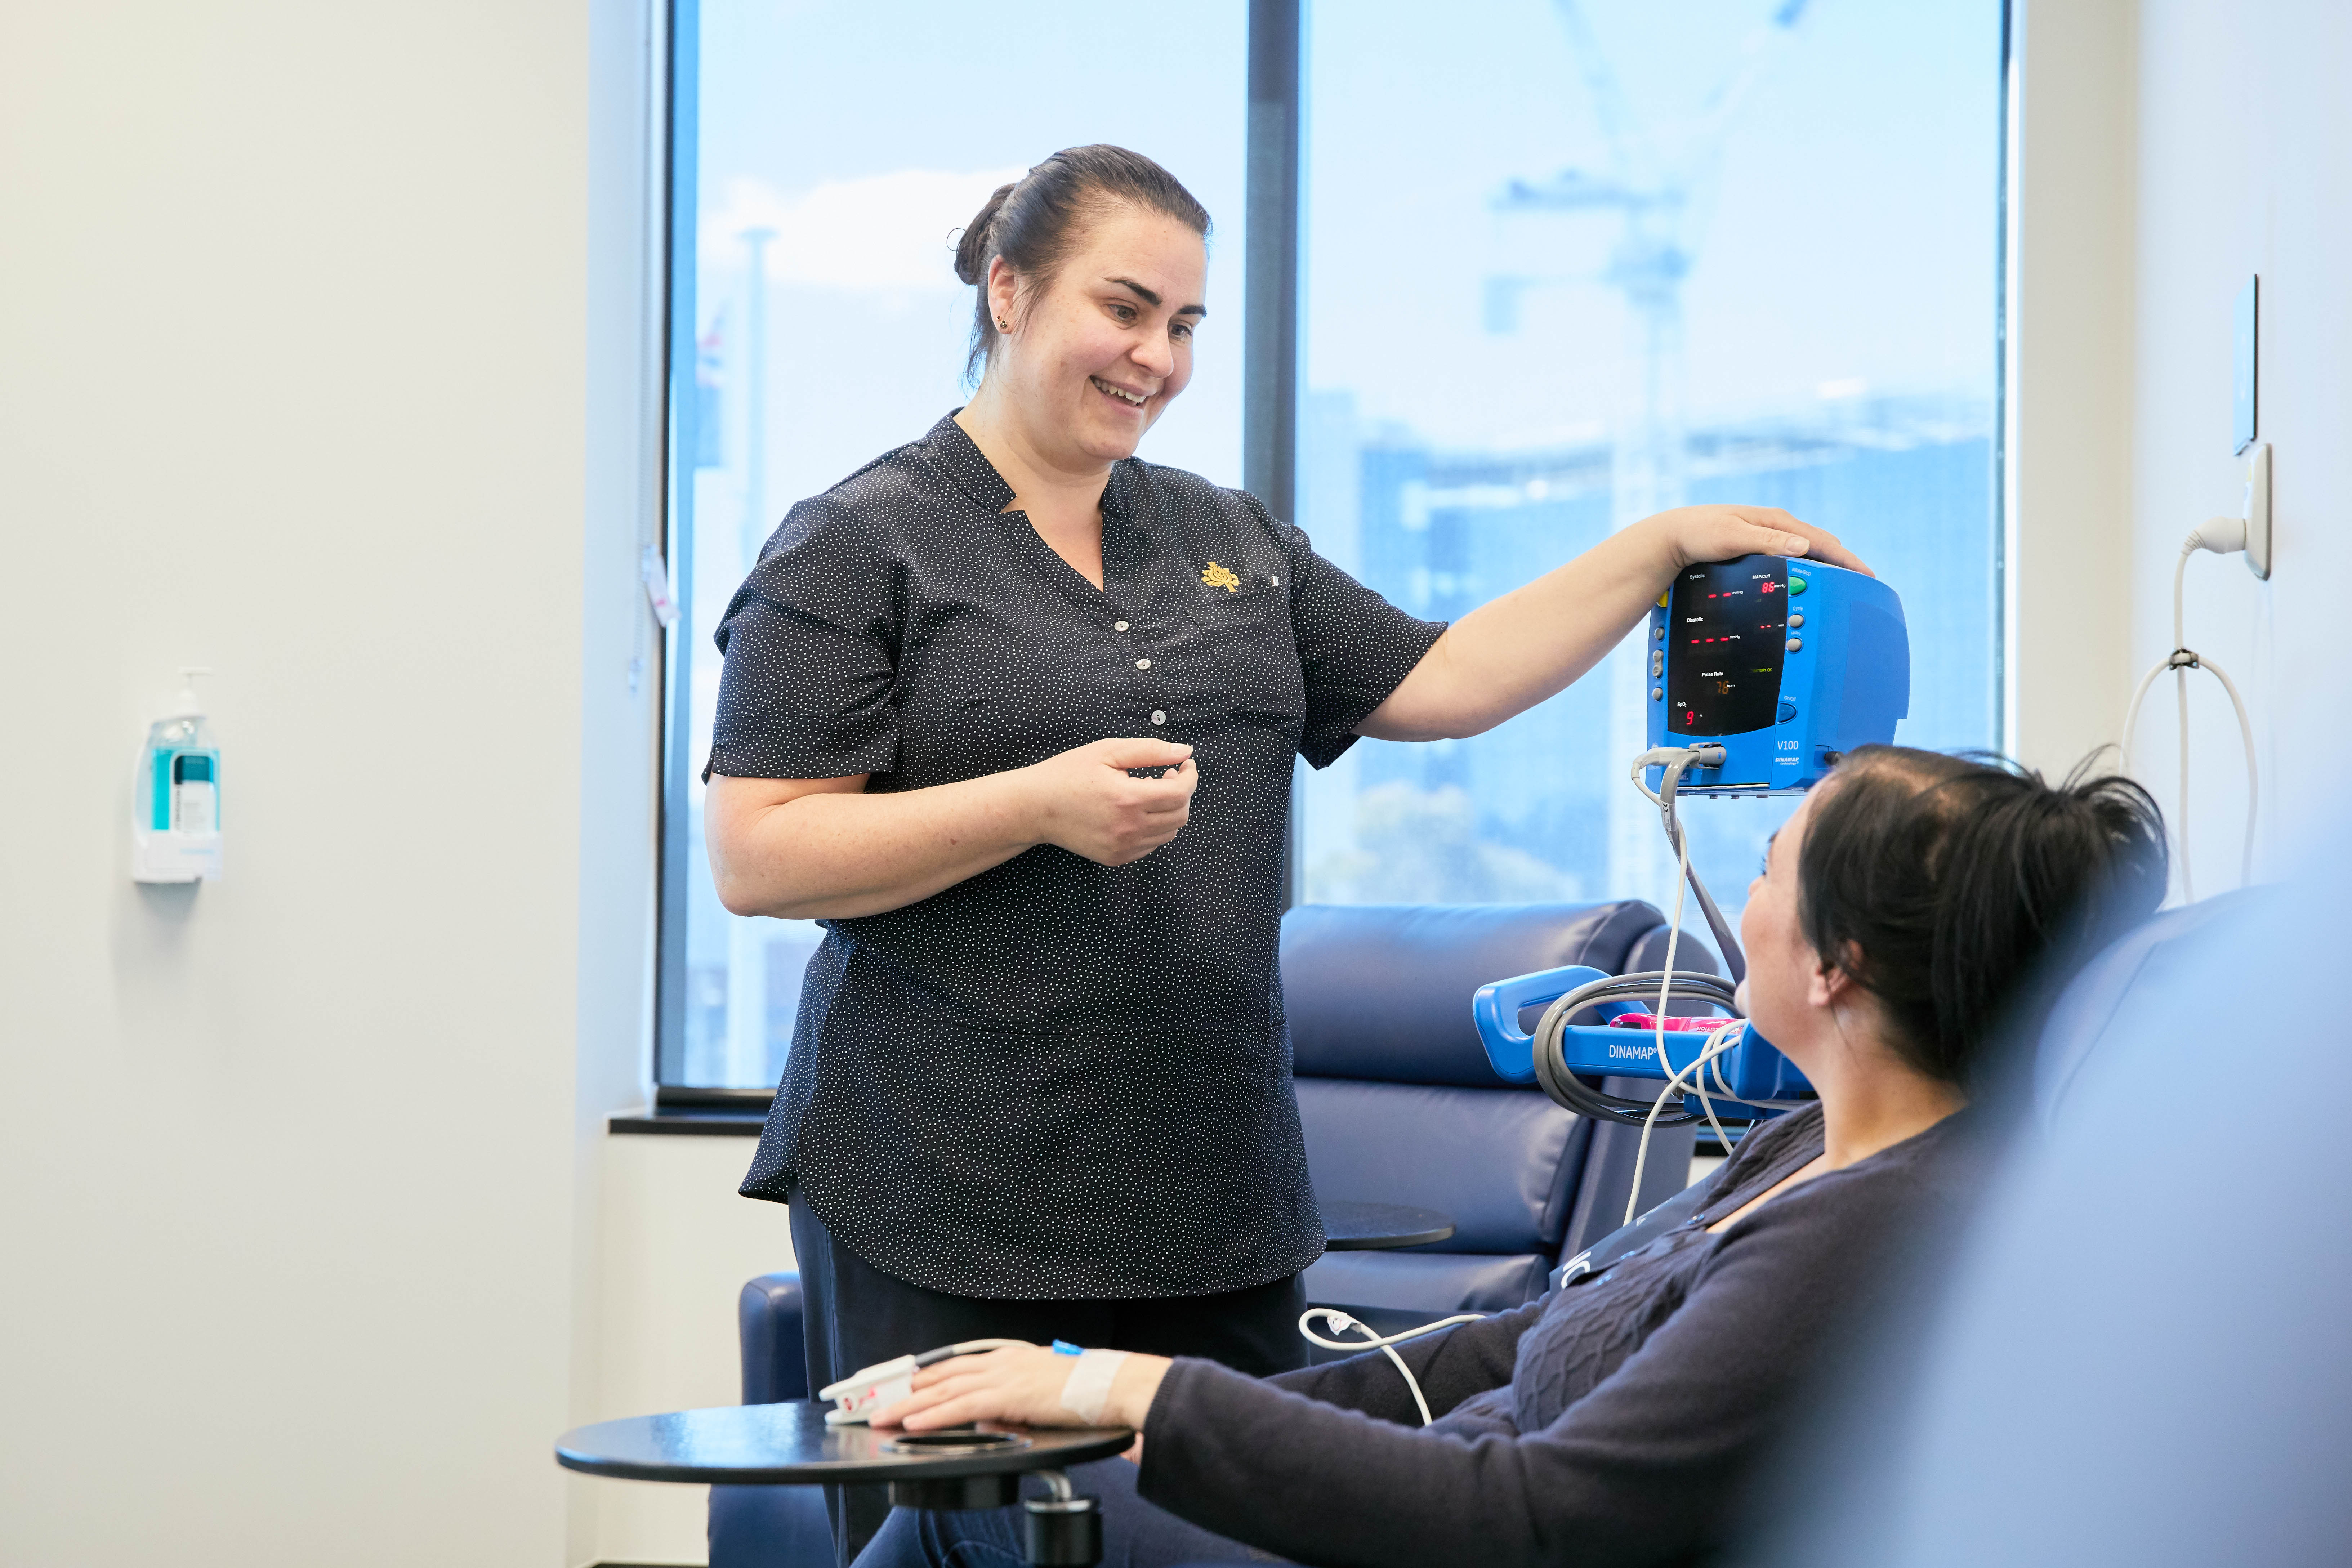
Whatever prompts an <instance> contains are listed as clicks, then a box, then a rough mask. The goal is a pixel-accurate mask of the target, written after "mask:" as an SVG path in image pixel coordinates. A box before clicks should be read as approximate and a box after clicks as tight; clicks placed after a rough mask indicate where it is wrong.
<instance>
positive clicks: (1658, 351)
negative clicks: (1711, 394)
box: [1486, 0, 1806, 889]
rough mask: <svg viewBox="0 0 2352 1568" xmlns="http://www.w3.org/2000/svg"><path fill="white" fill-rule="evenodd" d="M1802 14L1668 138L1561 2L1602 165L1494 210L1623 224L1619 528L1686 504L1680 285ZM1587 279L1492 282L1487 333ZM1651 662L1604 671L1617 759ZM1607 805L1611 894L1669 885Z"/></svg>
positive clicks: (1636, 732)
mask: <svg viewBox="0 0 2352 1568" xmlns="http://www.w3.org/2000/svg"><path fill="white" fill-rule="evenodd" d="M1805 5H1806V0H1781V4H1780V5H1779V6H1778V7H1777V8H1776V9H1775V10H1774V11H1773V12H1772V14H1771V15H1770V16H1769V17H1768V18H1767V19H1766V20H1765V21H1763V22H1762V23H1761V24H1759V26H1757V27H1756V28H1755V29H1754V30H1753V31H1751V32H1750V33H1749V34H1748V37H1747V38H1746V39H1744V40H1743V41H1742V43H1741V46H1740V51H1739V61H1738V65H1736V66H1735V67H1734V68H1733V69H1732V72H1731V74H1730V75H1729V76H1728V77H1727V79H1725V80H1724V81H1723V82H1722V83H1721V84H1720V85H1719V86H1717V88H1716V89H1715V90H1714V91H1713V92H1712V93H1710V94H1709V95H1708V96H1707V98H1706V100H1705V101H1704V102H1703V103H1702V104H1701V106H1700V108H1699V111H1698V113H1697V114H1696V117H1694V118H1693V119H1692V120H1690V121H1687V122H1686V123H1685V124H1682V125H1679V126H1675V127H1673V128H1672V129H1673V135H1672V137H1671V141H1668V140H1664V139H1662V138H1661V136H1660V135H1659V134H1658V133H1657V132H1655V131H1654V130H1653V129H1652V128H1651V127H1649V126H1646V125H1644V123H1643V121H1642V119H1641V117H1640V116H1638V115H1636V114H1635V113H1634V112H1633V106H1632V105H1631V104H1630V103H1629V102H1628V101H1627V100H1626V97H1625V92H1624V89H1623V87H1622V85H1621V84H1620V83H1619V81H1618V79H1617V72H1616V69H1615V68H1614V67H1613V66H1612V65H1611V64H1610V61H1609V57H1608V56H1607V55H1606V54H1604V53H1602V51H1601V45H1600V41H1599V40H1598V39H1597V38H1595V37H1593V33H1592V28H1591V26H1590V24H1588V23H1587V21H1586V20H1585V16H1584V12H1583V10H1582V9H1581V7H1580V5H1578V4H1577V0H1554V9H1555V10H1557V11H1558V13H1559V20H1560V26H1561V27H1562V28H1563V29H1564V30H1565V31H1566V32H1567V34H1568V45H1569V50H1570V54H1571V55H1573V56H1574V57H1575V59H1576V64H1577V68H1578V70H1579V72H1580V74H1581V75H1582V77H1583V79H1584V89H1585V92H1586V95H1587V96H1588V97H1589V98H1590V99H1591V102H1592V111H1593V117H1594V119H1595V120H1597V121H1599V123H1600V127H1601V137H1602V140H1603V142H1604V144H1605V147H1606V150H1607V151H1606V156H1607V164H1606V167H1605V168H1603V169H1601V170H1600V171H1597V172H1595V171H1590V170H1585V169H1580V168H1572V167H1571V168H1568V169H1563V170H1561V171H1560V172H1559V173H1558V174H1554V175H1552V176H1551V177H1550V178H1549V179H1548V180H1542V181H1528V180H1513V181H1511V182H1510V183H1509V184H1507V185H1506V186H1504V188H1503V189H1502V191H1501V192H1500V193H1498V194H1497V195H1496V197H1495V198H1494V203H1493V206H1494V210H1495V212H1496V215H1497V219H1498V222H1507V221H1509V219H1510V218H1511V217H1512V216H1517V215H1531V214H1574V213H1590V212H1602V213H1606V212H1614V213H1616V214H1618V215H1619V216H1621V218H1622V227H1621V228H1620V229H1619V231H1618V234H1617V238H1616V243H1615V244H1614V245H1613V246H1612V247H1611V250H1610V253H1609V260H1608V263H1607V265H1606V267H1605V268H1603V269H1602V271H1601V275H1600V276H1601V281H1602V282H1604V283H1607V284H1609V285H1610V286H1611V287H1612V288H1614V289H1617V290H1618V291H1619V292H1620V293H1622V295H1623V296H1624V297H1625V304H1626V308H1627V309H1628V310H1630V311H1631V312H1632V313H1633V320H1634V321H1635V322H1636V323H1638V325H1639V328H1640V331H1641V337H1642V397H1641V402H1640V404H1639V405H1638V412H1637V413H1636V415H1635V416H1634V418H1633V420H1632V421H1631V422H1630V423H1628V424H1625V425H1622V426H1620V427H1619V429H1618V430H1617V432H1616V434H1615V439H1614V440H1613V441H1612V447H1611V450H1612V457H1611V468H1612V474H1611V481H1610V489H1611V491H1612V494H1611V498H1610V500H1611V505H1610V511H1611V522H1612V526H1613V527H1618V528H1622V527H1623V526H1624V525H1625V524H1627V523H1629V522H1632V521H1634V520H1636V519H1638V518H1643V517H1647V516H1649V515H1650V514H1651V513H1653V512H1657V511H1664V510H1666V509H1667V508H1669V507H1675V506H1680V505H1682V504H1683V500H1684V498H1685V472H1686V468H1687V462H1688V451H1689V427H1688V425H1687V423H1686V419H1685V413H1684V408H1683V280H1684V279H1685V278H1687V277H1688V276H1689V275H1690V269H1691V256H1692V251H1693V248H1694V247H1696V244H1697V243H1698V239H1699V237H1700V235H1701V234H1702V233H1703V232H1704V231H1705V229H1706V217H1707V216H1708V212H1709V209H1710V208H1711V206H1712V205H1713V199H1714V195H1715V184H1716V177H1717V174H1718V173H1719V171H1720V169H1721V165H1722V162H1723V148H1724V143H1725V142H1726V140H1727V138H1728V136H1729V134H1730V130H1731V126H1732V123H1733V121H1734V120H1736V119H1737V117H1738V113H1739V111H1740V110H1741V108H1742V107H1744V105H1745V104H1746V102H1747V100H1748V95H1749V93H1750V92H1751V91H1752V90H1753V89H1754V88H1755V86H1756V84H1757V82H1758V81H1759V80H1760V79H1762V78H1763V76H1764V74H1765V72H1766V71H1767V70H1768V69H1769V68H1770V66H1771V64H1772V62H1773V60H1774V58H1776V57H1777V56H1778V55H1779V53H1780V50H1781V49H1782V48H1784V47H1786V46H1787V44H1788V42H1789V40H1790V38H1791V37H1794V35H1795V33H1796V28H1797V23H1798V21H1799V20H1800V19H1801V17H1802V16H1803V15H1804V10H1805ZM1582 280H1584V279H1579V278H1577V277H1575V276H1573V275H1570V274H1566V273H1552V274H1536V275H1512V274H1498V275H1495V276H1490V277H1489V278H1488V279H1486V327H1487V330H1488V331H1496V332H1507V331H1516V330H1517V326H1518V320H1519V307H1520V303H1521V300H1522V297H1523V296H1524V295H1525V294H1526V293H1527V292H1528V290H1529V289H1537V288H1541V287H1545V286H1548V285H1556V284H1564V283H1572V282H1578V281H1582ZM1637 631H1638V628H1637ZM1644 651H1645V650H1643V649H1642V648H1639V647H1633V645H1632V644H1631V643H1630V642H1629V643H1628V645H1627V646H1625V647H1620V648H1619V649H1618V650H1617V652H1616V653H1615V654H1614V655H1612V658H1611V659H1610V661H1609V662H1610V669H1609V674H1608V677H1607V679H1608V682H1609V696H1610V701H1609V708H1610V723H1609V731H1610V755H1612V757H1630V756H1632V755H1633V754H1634V753H1635V752H1639V751H1640V750H1641V749H1642V747H1643V741H1644V737H1645V735H1646V733H1647V730H1646V708H1645V705H1644V701H1643V694H1644V692H1645V690H1646V689H1647V686H1648V680H1647V679H1646V676H1647V671H1646V669H1645V668H1643V654H1644ZM1608 799H1609V886H1610V887H1611V888H1612V889H1633V888H1637V887H1656V886H1660V885H1663V884H1664V879H1665V878H1666V877H1668V876H1671V875H1673V871H1672V868H1668V867H1665V866H1664V864H1663V859H1662V857H1661V855H1660V853H1659V850H1658V847H1657V846H1658V841H1659V840H1658V833H1657V829H1656V824H1655V822H1654V820H1652V814H1651V813H1650V811H1649V810H1648V807H1647V803H1646V802H1643V800H1641V799H1640V798H1639V797H1638V796H1636V795H1634V794H1633V791H1631V790H1629V789H1623V788H1619V789H1615V790H1612V792H1611V794H1610V795H1609V797H1608Z"/></svg>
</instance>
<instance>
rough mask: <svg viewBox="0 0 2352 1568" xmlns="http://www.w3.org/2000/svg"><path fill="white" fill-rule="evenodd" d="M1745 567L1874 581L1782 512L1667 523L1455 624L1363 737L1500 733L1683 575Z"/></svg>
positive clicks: (1365, 726)
mask: <svg viewBox="0 0 2352 1568" xmlns="http://www.w3.org/2000/svg"><path fill="white" fill-rule="evenodd" d="M1742 555H1805V556H1809V557H1811V559H1813V560H1816V561H1822V562H1826V563H1829V564H1830V565H1832V566H1843V567H1846V568H1848V569H1849V570H1852V571H1856V572H1867V571H1869V570H1870V569H1869V568H1868V567H1866V566H1864V564H1863V563H1862V562H1861V561H1860V560H1859V559H1858V558H1856V557H1855V555H1854V554H1853V552H1852V551H1850V550H1848V549H1847V548H1846V547H1845V546H1844V545H1843V544H1841V543H1839V542H1838V541H1837V538H1836V536H1835V535H1833V534H1831V533H1827V532H1825V531H1822V530H1821V529H1818V528H1815V527H1813V526H1812V525H1811V523H1807V522H1800V521H1797V519H1795V518H1793V517H1790V515H1789V514H1788V513H1787V512H1785V511H1782V510H1780V509H1779V508H1777V507H1759V506H1686V507H1677V508H1675V510H1672V511H1662V512H1660V513H1658V514H1657V515H1656V516H1654V517H1649V518H1644V519H1643V520H1642V521H1640V522H1637V523H1635V524H1633V526H1632V527H1631V528H1627V529H1623V530H1622V531H1619V532H1617V533H1614V534H1612V535H1611V536H1610V537H1609V538H1607V539H1604V540H1602V541H1601V542H1600V543H1599V544H1596V545H1594V546H1593V547H1592V548H1591V549H1590V550H1588V551H1586V552H1584V553H1583V554H1581V555H1580V556H1578V557H1577V558H1576V559H1575V560H1573V561H1571V562H1570V563H1568V564H1567V565H1565V566H1562V567H1560V568H1559V569H1558V570H1556V571H1553V572H1550V573H1549V574H1545V575H1544V576H1541V577H1538V578H1537V579H1536V580H1535V581H1534V582H1532V583H1530V584H1528V585H1527V586H1526V587H1524V588H1517V589H1514V590H1513V591H1512V592H1510V593H1508V594H1506V595H1503V596H1502V597H1501V598H1499V599H1495V600H1491V601H1489V602H1488V603H1486V604H1485V605H1480V606H1479V607H1478V608H1476V609H1475V610H1473V611H1471V612H1470V613H1469V614H1468V615H1466V616H1463V617H1462V618H1461V619H1460V620H1458V621H1455V622H1454V624H1453V625H1452V626H1448V627H1447V628H1446V631H1445V635H1444V637H1440V638H1438V639H1437V643H1436V645H1435V646H1434V647H1432V648H1431V649H1430V650H1429V652H1428V653H1426V654H1425V655H1423V657H1422V660H1421V662H1420V664H1418V665H1416V666H1415V667H1414V668H1413V671H1412V674H1411V675H1408V676H1406V677H1405V678H1404V680H1403V682H1402V684H1401V685H1399V686H1398V687H1397V689H1395V690H1394V691H1392V692H1391V693H1390V694H1389V697H1388V700H1387V701H1385V702H1383V703H1381V705H1380V707H1378V708H1377V709H1375V710H1373V711H1372V714H1371V716H1370V718H1368V719H1366V720H1365V721H1363V722H1362V723H1361V724H1360V725H1358V726H1357V733H1359V734H1362V735H1370V736H1372V737H1374V738H1375V739H1377V740H1382V741H1442V740H1449V739H1456V738H1459V737H1461V736H1465V735H1476V734H1480V733H1482V732H1484V731H1487V730H1491V729H1493V728H1494V727H1495V726H1496V725H1497V724H1499V723H1501V722H1502V721H1504V720H1506V719H1508V718H1511V717H1512V716H1513V715H1515V714H1518V713H1523V712H1525V711H1526V710H1528V709H1530V708H1532V707H1534V706H1535V705H1536V704H1537V703H1538V702H1541V701H1542V700H1545V699H1546V698H1548V697H1550V696H1553V695H1554V694H1556V693H1558V692H1559V691H1560V690H1561V689H1563V688H1565V687H1567V686H1568V685H1569V684H1570V682H1571V681H1573V680H1575V679H1577V678H1578V677H1579V676H1581V675H1582V674H1584V672H1585V671H1587V670H1589V669H1591V668H1592V667H1593V666H1594V665H1596V664H1598V663H1600V662H1601V658H1602V657H1603V656H1604V655H1606V654H1607V653H1608V652H1609V650H1610V649H1611V648H1612V647H1616V646H1617V644H1618V643H1619V642H1621V641H1622V640H1623V638H1624V636H1625V634H1626V633H1627V632H1629V631H1631V630H1632V629H1633V626H1634V625H1635V623H1637V622H1638V621H1640V620H1641V618H1642V617H1643V616H1644V615H1647V614H1648V613H1649V609H1650V606H1651V605H1654V604H1656V603H1657V602H1658V595H1660V594H1663V593H1664V592H1665V590H1666V586H1667V584H1670V583H1672V582H1673V581H1674V577H1675V573H1677V572H1679V571H1681V570H1682V569H1683V568H1684V567H1685V566H1689V565H1692V564H1694V563H1697V562H1701V561H1729V560H1733V559H1735V558H1737V557H1738V556H1742Z"/></svg>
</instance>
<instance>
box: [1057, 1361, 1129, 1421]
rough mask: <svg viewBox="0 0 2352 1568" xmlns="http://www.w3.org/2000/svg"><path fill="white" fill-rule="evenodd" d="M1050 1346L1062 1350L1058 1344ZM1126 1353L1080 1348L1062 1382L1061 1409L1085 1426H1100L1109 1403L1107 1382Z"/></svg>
mask: <svg viewBox="0 0 2352 1568" xmlns="http://www.w3.org/2000/svg"><path fill="white" fill-rule="evenodd" d="M1054 1348H1055V1350H1056V1351H1060V1350H1061V1349H1062V1347H1061V1346H1060V1345H1059V1344H1056V1345H1055V1347H1054ZM1065 1353H1066V1352H1065ZM1127 1354H1128V1352H1125V1351H1080V1352H1078V1355H1077V1363H1076V1365H1074V1366H1072V1367H1071V1368H1070V1375H1069V1378H1068V1380H1067V1381H1066V1382H1065V1383H1064V1384H1062V1408H1063V1409H1065V1410H1066V1411H1068V1412H1069V1413H1070V1414H1071V1415H1075V1416H1076V1417H1077V1418H1078V1419H1079V1420H1080V1421H1083V1422H1084V1423H1086V1424H1087V1426H1101V1425H1102V1418H1103V1407H1104V1406H1105V1405H1108V1404H1109V1403H1110V1385H1111V1382H1112V1380H1113V1379H1115V1378H1116V1377H1118V1369H1119V1368H1120V1367H1122V1366H1124V1365H1125V1364H1127Z"/></svg>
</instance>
